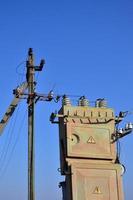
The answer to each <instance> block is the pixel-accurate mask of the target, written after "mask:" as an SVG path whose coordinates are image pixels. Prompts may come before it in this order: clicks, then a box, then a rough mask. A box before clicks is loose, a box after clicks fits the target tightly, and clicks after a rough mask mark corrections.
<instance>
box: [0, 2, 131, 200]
mask: <svg viewBox="0 0 133 200" xmlns="http://www.w3.org/2000/svg"><path fill="white" fill-rule="evenodd" d="M29 47H32V48H33V49H34V52H35V54H36V63H37V64H38V63H39V61H40V59H41V58H45V59H46V65H45V68H44V70H43V72H41V74H40V75H39V76H38V86H37V90H38V92H41V93H47V92H48V91H49V90H50V89H51V88H53V87H54V90H55V92H56V93H61V94H62V93H68V94H76V95H86V96H87V97H88V98H89V99H90V100H92V101H93V100H95V99H97V98H100V97H104V98H106V99H107V100H108V103H109V106H110V107H112V108H114V109H115V110H116V114H117V113H118V112H119V111H120V110H124V111H125V110H130V111H133V100H132V96H133V88H132V82H133V76H132V74H133V1H131V0H121V1H120V0H111V1H105V0H101V1H99V0H93V1H91V0H82V1H81V0H71V1H70V0H67V1H65V0H56V1H54V0H49V1H46V0H32V1H31V0H23V1H17V0H12V1H9V0H8V1H7V0H5V1H1V3H0V80H1V81H0V83H1V84H0V91H1V95H0V96H1V98H0V103H1V109H0V117H1V118H2V116H3V113H4V112H5V110H6V108H7V106H8V105H9V103H10V101H11V99H12V90H13V89H14V88H15V87H16V86H17V84H18V83H20V82H21V81H22V80H24V78H25V77H24V76H20V75H19V74H20V73H23V72H24V64H22V65H21V66H20V67H19V68H17V66H18V64H19V63H21V62H23V61H25V60H26V56H27V50H28V48H29ZM16 68H17V70H16ZM16 71H17V73H16ZM18 73H19V74H18ZM59 108H60V104H55V103H51V104H48V103H44V102H39V103H38V104H37V107H36V199H37V200H42V199H47V200H48V199H49V200H61V190H60V189H58V182H59V181H61V180H62V178H61V176H60V174H59V173H58V172H57V168H58V167H59V155H58V154H59V148H58V127H57V126H56V125H51V124H50V122H49V116H50V114H51V112H53V111H54V110H56V109H57V110H58V109H59ZM25 110H26V102H25V101H23V102H22V104H20V107H19V108H18V110H16V113H15V115H14V116H13V118H12V120H11V121H10V123H9V124H8V126H7V128H6V129H5V132H4V134H3V136H2V137H1V138H0V199H1V200H9V199H13V200H18V199H19V200H26V199H27V130H26V126H27V123H26V120H25V121H24V122H22V121H23V119H24V118H26V115H25ZM129 121H132V122H133V115H129V116H128V117H127V118H126V119H125V121H124V123H126V122H129ZM124 123H123V126H124ZM9 141H10V142H9ZM8 144H9V145H8ZM132 146H133V134H132V135H130V136H127V137H126V138H125V139H122V141H121V161H122V163H123V164H124V165H125V166H126V168H127V172H126V174H125V175H124V188H125V200H132V198H133V190H132V180H133V170H132V167H133V157H132ZM8 147H9V148H8ZM14 147H15V149H14ZM3 148H4V150H3ZM5 149H7V150H8V151H7V150H5ZM6 151H7V153H4V154H3V152H6Z"/></svg>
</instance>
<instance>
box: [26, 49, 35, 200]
mask: <svg viewBox="0 0 133 200" xmlns="http://www.w3.org/2000/svg"><path fill="white" fill-rule="evenodd" d="M34 75H35V68H34V58H33V53H32V49H31V48H30V49H29V52H28V61H27V82H28V101H27V102H28V200H34V199H35V180H34V177H35V170H34V164H35V163H34V104H35V97H34V96H35V95H34V94H35V81H34Z"/></svg>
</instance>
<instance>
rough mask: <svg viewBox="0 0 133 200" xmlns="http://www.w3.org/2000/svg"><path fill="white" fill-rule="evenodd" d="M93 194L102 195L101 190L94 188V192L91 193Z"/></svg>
mask: <svg viewBox="0 0 133 200" xmlns="http://www.w3.org/2000/svg"><path fill="white" fill-rule="evenodd" d="M93 193H94V194H102V192H101V190H100V187H98V186H97V187H96V188H95V190H94V192H93Z"/></svg>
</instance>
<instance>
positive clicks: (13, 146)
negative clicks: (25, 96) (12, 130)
mask: <svg viewBox="0 0 133 200" xmlns="http://www.w3.org/2000/svg"><path fill="white" fill-rule="evenodd" d="M26 113H27V110H26V111H25V112H24V115H23V118H22V123H21V124H20V127H19V129H18V134H17V137H16V139H15V141H14V144H13V145H12V149H11V151H10V153H9V156H8V159H7V161H6V162H5V166H4V167H3V169H2V170H1V175H0V178H3V177H4V176H5V174H6V171H7V170H8V167H9V165H10V162H11V159H12V158H13V153H14V151H15V148H16V146H17V143H18V141H19V138H20V135H21V133H22V130H23V126H24V123H25V120H26Z"/></svg>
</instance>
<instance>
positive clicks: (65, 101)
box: [62, 95, 71, 106]
mask: <svg viewBox="0 0 133 200" xmlns="http://www.w3.org/2000/svg"><path fill="white" fill-rule="evenodd" d="M62 105H63V106H71V101H70V98H69V97H67V96H66V95H64V96H63V99H62Z"/></svg>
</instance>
